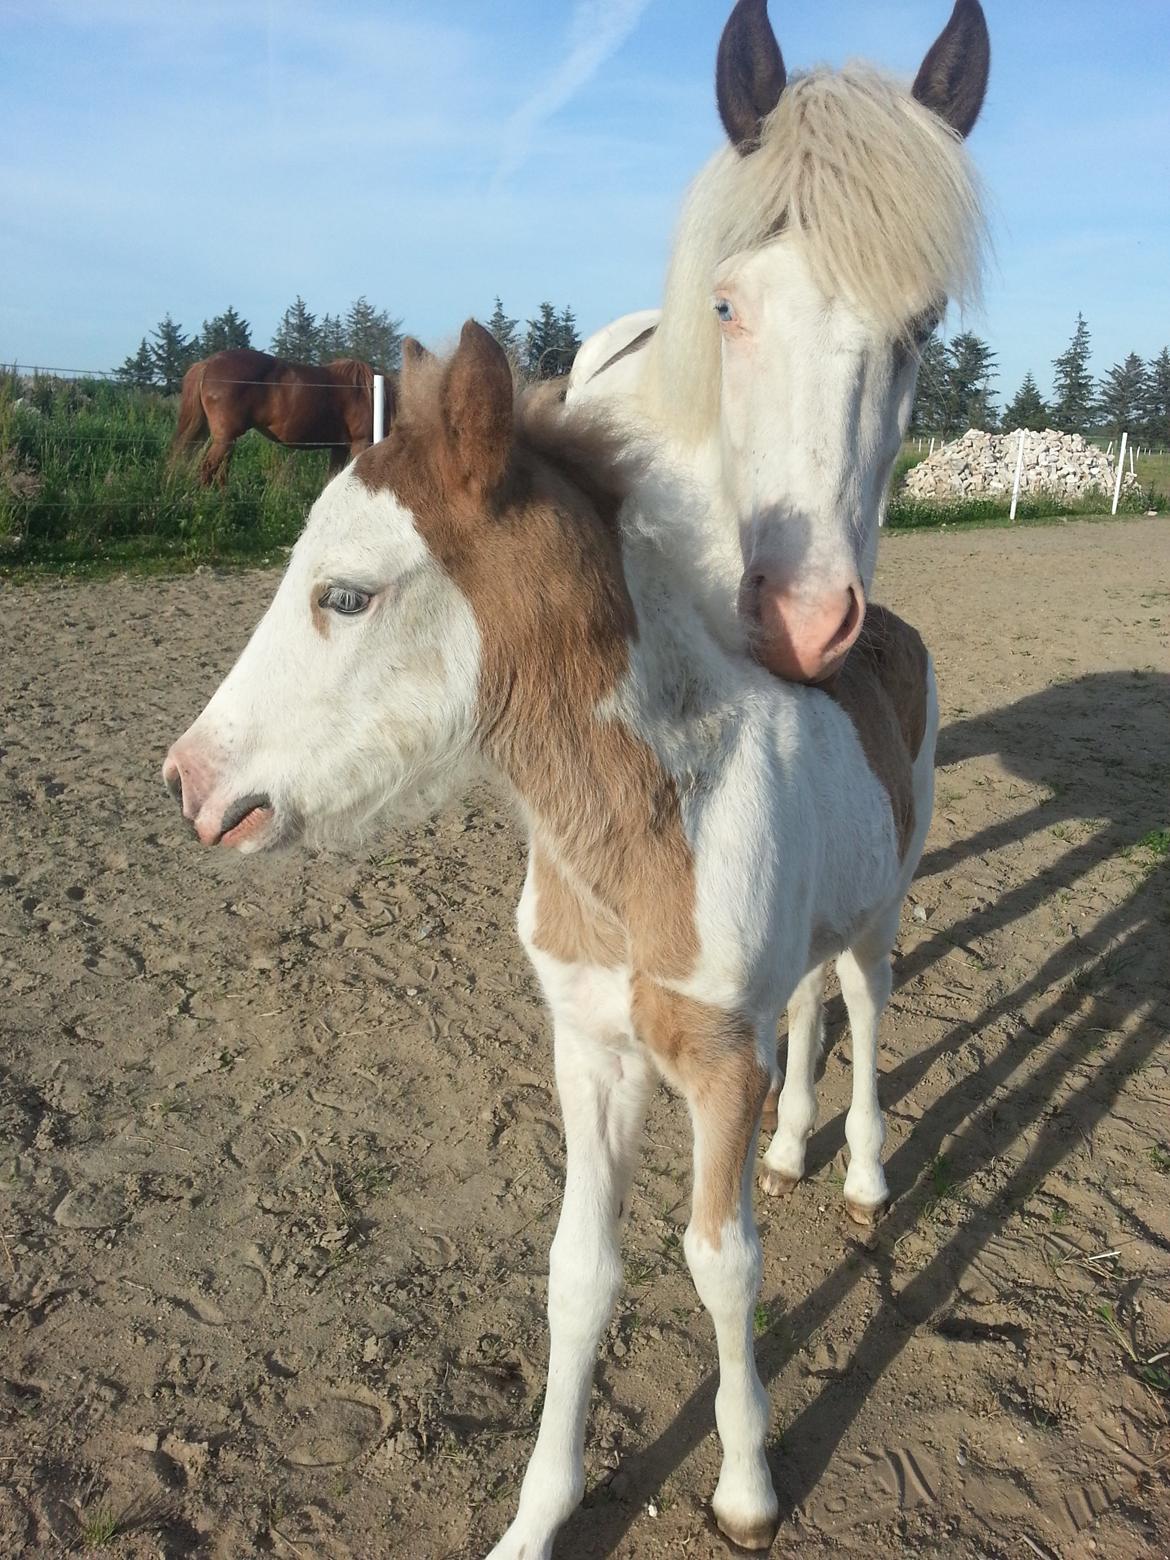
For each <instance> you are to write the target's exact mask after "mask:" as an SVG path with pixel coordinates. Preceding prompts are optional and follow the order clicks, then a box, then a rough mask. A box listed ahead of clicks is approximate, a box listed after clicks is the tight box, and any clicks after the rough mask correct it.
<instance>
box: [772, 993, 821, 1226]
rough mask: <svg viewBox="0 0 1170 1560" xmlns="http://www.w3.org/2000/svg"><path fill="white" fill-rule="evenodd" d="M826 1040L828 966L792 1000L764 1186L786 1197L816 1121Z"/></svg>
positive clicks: (799, 1171) (800, 1176)
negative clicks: (818, 1080)
mask: <svg viewBox="0 0 1170 1560" xmlns="http://www.w3.org/2000/svg"><path fill="white" fill-rule="evenodd" d="M824 1043H825V966H824V965H823V964H820V965H818V966H817V968H816V969H813V970H809V972H808V974H807V975H806V976H805V977H804V979H803V980H802V981H801V982H800V984H799V985H798V986H797V988H796V990H795V991H794V992H793V993H792V996H791V998H790V1000H789V1003H788V1062H787V1065H786V1066H785V1068H784V1087H783V1089H782V1090H781V1091H780V1100H779V1104H778V1106H777V1110H776V1131H775V1134H774V1136H773V1138H772V1141H771V1142H770V1143H769V1144H768V1148H767V1152H766V1153H765V1154H764V1163H763V1167H762V1168H761V1170H760V1190H761V1191H763V1192H765V1193H767V1195H768V1196H769V1197H783V1196H787V1194H788V1193H789V1192H791V1190H792V1188H793V1187H794V1186H795V1185H796V1183H797V1182H798V1181H800V1180H802V1179H803V1177H804V1156H805V1150H806V1148H807V1147H808V1140H809V1136H810V1134H811V1133H812V1129H813V1128H814V1127H815V1126H816V1123H817V1095H816V1070H817V1061H818V1059H819V1057H820V1054H821V1050H822V1048H823V1047H824Z"/></svg>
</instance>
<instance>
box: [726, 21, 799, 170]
mask: <svg viewBox="0 0 1170 1560" xmlns="http://www.w3.org/2000/svg"><path fill="white" fill-rule="evenodd" d="M787 79H788V78H787V76H786V74H785V71H784V56H783V55H782V54H781V53H780V45H779V44H778V43H777V42H776V34H775V33H774V32H773V31H772V24H771V22H769V20H768V0H738V4H737V5H736V7H735V10H734V11H732V13H731V15H730V16H729V17H728V18H727V25H726V27H724V29H723V36H722V38H720V40H719V53H718V55H717V56H716V60H715V100H716V102H717V103H718V105H719V117H720V119H722V121H723V128H724V129H725V130H726V131H727V134H728V137H729V138H730V140H731V144H732V146H734V147H735V149H736V151H737V152H738V153H739V155H740V156H741V157H746V156H747V154H748V153H749V152H754V151H755V149H756V147H757V146H758V145H759V144H760V130H761V127H762V125H763V122H764V120H765V119H766V118H767V117H768V115H769V114H770V113H771V112H772V110H773V109H774V108H775V107H776V104H777V103H778V102H779V101H780V94H781V93H782V92H783V91H784V83H785V81H786V80H787Z"/></svg>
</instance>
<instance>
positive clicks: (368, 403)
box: [171, 347, 394, 487]
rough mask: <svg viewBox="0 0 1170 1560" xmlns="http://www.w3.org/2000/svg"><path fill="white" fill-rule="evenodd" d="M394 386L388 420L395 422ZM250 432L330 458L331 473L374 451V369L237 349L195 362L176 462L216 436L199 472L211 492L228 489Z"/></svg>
mask: <svg viewBox="0 0 1170 1560" xmlns="http://www.w3.org/2000/svg"><path fill="white" fill-rule="evenodd" d="M393 405H394V403H393V389H392V386H391V385H390V383H389V382H388V383H387V403H386V416H387V421H388V422H389V420H390V419H391V418H392V417H393ZM249 428H255V429H257V430H258V431H259V432H260V433H262V434H263V435H264V437H265V438H266V439H271V440H273V442H274V443H276V444H287V445H290V446H292V447H293V448H296V449H311V450H320V449H326V450H328V451H329V474H330V475H331V476H333V475H335V474H336V473H337V472H338V471H340V470H341V468H342V466H344V465H345V463H346V461H347V460H350V459H352V458H353V457H354V456H355V455H360V454H361V452H362V451H363V450H365V449H369V447H370V444H371V443H372V441H373V437H374V370H373V369H372V368H371V367H370V365H369V364H368V363H362V362H359V361H358V359H357V358H338V359H336V360H335V361H334V362H332V363H290V362H287V361H286V360H285V359H284V358H278V357H272V356H271V355H270V354H269V353H267V352H255V351H253V350H252V348H251V347H233V348H230V349H229V350H228V351H226V352H216V353H215V354H214V355H213V356H212V357H209V358H204V359H202V361H201V362H198V363H193V364H192V365H191V367H190V368H189V369H188V370H187V372H186V373H185V374H184V375H183V391H182V395H181V396H180V399H179V425H178V428H177V429H176V430H175V437H174V440H173V442H172V444H171V458H172V461H173V460H175V459H176V458H178V457H179V456H182V455H184V454H186V453H188V452H189V451H190V450H192V449H193V448H194V446H195V445H197V444H201V443H202V442H203V440H205V439H206V438H208V437H209V436H210V439H211V445H210V448H209V449H208V451H207V454H206V455H205V456H204V457H203V461H202V463H201V465H200V467H199V480H200V481H201V482H202V483H203V485H204V486H205V487H207V486H209V485H210V484H211V483H212V482H217V481H218V482H219V483H220V484H221V485H222V484H224V483H226V481H227V476H228V468H229V467H230V465H231V459H232V449H233V447H234V445H235V442H236V440H237V439H239V438H242V437H243V435H244V434H245V433H247V432H248V430H249Z"/></svg>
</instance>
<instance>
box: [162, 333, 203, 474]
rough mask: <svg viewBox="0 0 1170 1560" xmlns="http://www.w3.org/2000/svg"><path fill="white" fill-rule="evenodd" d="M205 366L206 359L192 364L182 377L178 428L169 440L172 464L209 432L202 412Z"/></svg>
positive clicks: (201, 440)
mask: <svg viewBox="0 0 1170 1560" xmlns="http://www.w3.org/2000/svg"><path fill="white" fill-rule="evenodd" d="M206 366H207V363H206V359H205V360H204V361H203V362H201V363H192V365H191V367H190V368H189V369H188V370H187V372H186V373H185V374H184V375H183V390H182V394H181V395H180V397H179V426H178V427H177V428H176V429H175V437H174V438H173V439H172V440H171V457H170V458H171V463H172V464H173V463H174V462H175V461H176V460H177V459H178V457H179V456H181V455H185V454H186V453H187V452H188V451H189V450H190V449H191V447H192V445H195V444H201V443H202V442H203V440H204V439H206V438H207V436H208V434H209V433H210V432H211V429H210V428H209V427H208V423H207V413H206V412H205V411H204V410H203V370H204V368H206Z"/></svg>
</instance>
